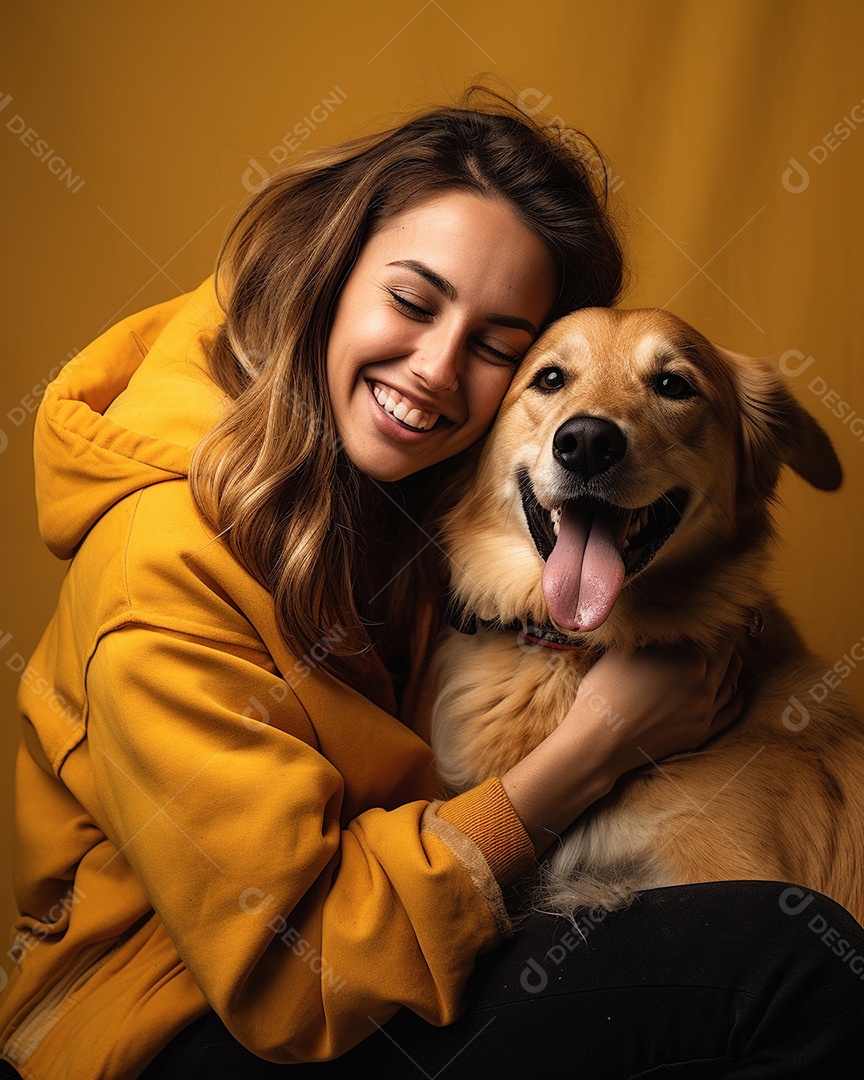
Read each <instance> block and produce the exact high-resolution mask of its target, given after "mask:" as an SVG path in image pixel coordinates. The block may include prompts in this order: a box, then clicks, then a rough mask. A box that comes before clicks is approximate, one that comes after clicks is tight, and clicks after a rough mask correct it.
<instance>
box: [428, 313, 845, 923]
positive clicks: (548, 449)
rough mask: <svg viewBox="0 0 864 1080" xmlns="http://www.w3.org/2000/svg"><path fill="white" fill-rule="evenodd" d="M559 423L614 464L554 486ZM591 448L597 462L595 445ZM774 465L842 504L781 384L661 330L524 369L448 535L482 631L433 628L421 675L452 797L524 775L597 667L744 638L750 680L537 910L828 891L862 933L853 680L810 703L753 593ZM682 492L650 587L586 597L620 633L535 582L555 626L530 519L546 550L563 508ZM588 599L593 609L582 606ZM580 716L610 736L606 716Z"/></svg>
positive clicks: (833, 474)
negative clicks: (744, 886) (720, 892)
mask: <svg viewBox="0 0 864 1080" xmlns="http://www.w3.org/2000/svg"><path fill="white" fill-rule="evenodd" d="M552 368H554V369H557V371H558V372H560V376H558V377H556V376H549V375H548V371H549V369H552ZM544 372H545V373H547V374H546V375H545V376H544ZM678 377H680V378H682V379H683V380H686V383H684V384H682V383H681V382H678V381H677V378H678ZM556 378H557V380H558V381H557V382H555V381H554V380H555V379H556ZM550 383H552V387H551V388H550ZM559 384H560V385H559ZM688 387H689V388H692V389H693V390H694V391H695V393H694V394H693V395H692V396H688V395H689V389H688ZM574 417H576V418H584V417H590V418H601V419H602V420H605V421H608V422H610V423H611V424H613V425H614V426H615V428H616V429H617V430H618V431H619V432H620V433H621V434H623V436H624V444H623V445H618V446H617V449H615V452H614V453H613V454H612V455H611V457H612V458H613V459H616V460H612V461H611V463H610V464H602V463H598V462H597V461H595V462H594V463H593V464H592V465H591V466H590V467H585V466H584V462H583V463H582V464H581V465H580V464H578V463H577V464H576V465H574V466H570V465H568V466H566V467H565V465H563V464H562V460H564V459H567V453H566V451H567V449H568V447H569V448H570V449H572V445H573V443H572V440H571V443H570V444H566V440H565V444H566V445H565V454H564V458H563V459H562V456H561V454H560V453H559V452H557V451H556V450H555V440H556V433H558V432H560V431H561V430H562V426H563V425H565V424H566V423H567V422H568V421H571V420H572V418H574ZM579 423H580V424H581V423H582V421H581V420H580V421H579ZM593 430H594V429H591V428H590V426H589V429H588V436H587V438H588V441H589V442H590V441H591V438H592V437H593V436H592V434H591V433H592V431H593ZM600 430H601V436H597V438H599V439H600V444H601V445H600V450H599V451H598V452H601V453H602V451H603V445H602V433H603V432H604V431H608V430H609V429H608V427H606V426H605V425H603V426H602V427H601V429H600ZM580 431H581V429H580ZM583 436H584V432H583V433H581V435H580V437H583ZM558 441H559V443H560V436H558ZM595 441H596V440H595ZM577 442H578V439H577ZM562 445H563V444H562ZM592 445H594V444H592ZM583 449H584V448H583ZM559 450H560V446H559ZM595 450H596V445H595ZM578 452H579V447H578V446H577V452H576V457H578ZM568 460H570V461H571V462H572V461H574V460H575V458H574V457H572V456H571V458H569V459H568ZM783 465H787V466H789V467H790V468H792V469H793V470H794V471H795V472H796V473H798V474H799V475H800V476H801V477H803V478H804V479H805V480H807V481H809V483H811V484H812V485H814V486H815V487H817V488H820V489H823V490H833V489H834V488H836V487H837V486H839V484H840V479H841V471H840V465H839V463H838V461H837V458H836V456H835V453H834V450H833V449H832V447H831V443H830V441H829V439H828V437H827V435H826V434H825V432H824V431H823V430H822V428H821V427H820V426H819V425H818V424H817V422H816V421H815V420H814V419H813V418H812V417H811V416H810V415H809V414H808V413H807V412H805V410H804V409H803V408H801V406H800V405H798V404H797V403H796V401H795V399H794V398H793V397H792V395H791V394H790V393H789V391H788V390H787V389H786V388H785V386H784V384H783V382H782V380H781V379H780V378H779V376H778V375H777V374H776V371H775V368H774V365H772V364H771V363H770V362H768V361H757V360H752V359H747V358H745V357H743V356H739V355H737V354H734V353H731V352H729V351H727V350H725V349H721V348H720V347H718V346H716V345H713V344H712V343H710V342H709V341H707V340H706V339H705V338H704V337H703V336H702V335H701V334H699V333H698V332H697V331H695V330H694V329H692V327H690V326H688V325H687V324H686V323H684V322H682V321H681V320H680V319H678V318H676V317H675V316H673V315H671V314H669V313H668V312H663V311H657V310H648V309H643V310H634V311H623V310H614V309H600V308H595V309H589V310H585V311H581V312H577V313H576V314H574V315H571V316H568V317H567V318H564V319H562V320H560V321H559V322H557V323H556V324H554V325H553V326H552V327H551V328H550V329H549V330H548V331H547V332H546V333H545V334H544V335H543V336H542V338H541V339H540V340H539V341H538V342H537V343H536V344H535V346H534V347H533V348H532V350H531V352H530V353H529V354H528V356H527V357H526V358H525V360H524V361H523V362H522V365H521V366H520V369H519V371H518V373H517V375H516V377H515V379H514V382H513V384H512V387H511V389H510V391H509V393H508V395H507V397H506V399H505V401H504V403H503V406H502V408H501V411H500V414H499V417H498V420H497V421H496V424H495V427H494V429H493V431H492V432H491V434H490V435H489V437H488V439H487V441H486V444H485V447H484V450H483V453H482V457H481V459H480V463H479V467H478V470H477V472H476V475H475V477H474V479H473V481H472V483H471V485H470V488H469V490H468V491H467V493H466V494H465V496H464V497H463V498H462V499H461V500H460V502H459V504H458V505H457V506H456V507H455V509H454V510H453V511H451V512H450V513H449V515H448V516H447V517H446V519H445V520H444V522H443V527H442V537H443V543H444V547H445V550H446V553H447V556H448V559H449V562H450V570H451V585H452V592H453V596H454V599H455V601H456V605H457V607H456V610H457V612H458V613H459V617H461V618H462V619H463V621H464V622H468V621H470V619H471V618H473V617H476V621H477V628H476V632H474V633H470V634H465V633H462V632H458V631H457V630H456V629H450V628H448V629H447V630H445V632H444V634H443V636H442V640H441V642H440V643H439V646H438V648H437V649H436V653H435V657H434V661H433V680H434V681H433V687H435V690H434V696H435V704H434V709H433V715H432V743H433V747H434V749H435V752H436V756H437V760H438V763H439V771H440V773H441V775H442V777H443V779H444V780H445V782H446V783H447V784H448V785H449V786H450V788H451V789H452V790H463V789H465V788H467V787H469V786H471V785H473V784H475V783H477V782H479V781H481V780H483V779H484V778H486V777H489V776H493V775H500V774H501V773H503V772H504V771H506V770H507V769H508V768H509V767H510V766H512V765H513V764H515V763H516V762H517V761H518V760H520V759H521V758H522V757H523V756H524V755H525V754H526V753H527V752H528V751H529V750H531V749H532V748H533V747H534V746H536V745H537V743H539V742H540V741H541V740H542V739H543V738H544V737H545V736H546V735H547V734H548V733H549V732H550V731H551V730H552V729H553V728H554V727H556V726H557V725H558V724H559V723H560V721H561V720H562V718H563V716H564V714H565V713H566V711H567V710H568V709H569V707H570V706H571V704H572V702H573V700H574V697H575V695H576V690H577V687H578V685H579V682H580V679H581V677H582V675H583V674H584V673H585V671H586V670H587V669H588V667H590V665H591V664H592V663H593V662H594V661H595V660H596V659H597V657H598V656H599V655H600V654H601V653H602V651H603V650H605V649H608V648H610V647H612V646H617V647H623V648H625V649H632V648H635V647H638V646H644V645H647V644H650V643H660V642H681V641H691V642H696V643H698V644H700V645H701V646H704V647H707V648H711V647H712V645H713V644H714V643H715V642H717V641H718V639H719V638H720V636H721V635H724V634H726V633H727V632H729V631H730V629H731V630H733V631H734V630H735V629H736V628H739V629H741V631H742V642H743V644H742V650H743V653H744V663H745V668H744V679H743V681H742V692H743V693H744V694H745V695H746V697H745V701H746V710H745V715H744V717H743V719H742V720H741V721H740V722H738V723H737V724H735V725H733V726H732V727H731V728H729V729H727V730H726V731H725V732H724V733H723V734H722V735H720V736H719V737H718V738H716V739H714V740H713V741H712V742H711V743H710V744H709V745H707V746H705V747H703V748H702V749H700V750H697V751H695V752H693V753H686V754H679V755H676V756H674V757H672V758H668V759H666V760H664V761H662V762H661V763H659V764H652V765H648V764H647V763H646V766H645V767H644V768H642V769H639V770H637V771H635V772H631V773H628V774H626V775H625V776H624V777H622V778H621V780H620V781H619V782H618V783H617V784H616V786H615V787H614V789H613V790H612V792H611V793H610V794H609V795H608V796H607V797H605V798H603V799H602V800H600V802H598V803H595V804H594V805H593V806H592V807H591V808H590V809H589V810H588V811H586V812H585V813H584V814H582V815H581V817H580V818H579V819H578V820H577V821H576V822H575V823H574V824H573V826H572V827H571V828H570V829H569V830H568V831H567V832H566V833H565V835H564V836H563V838H562V840H561V843H560V844H558V845H556V846H555V847H553V849H551V852H550V858H549V875H548V878H547V884H546V886H545V891H544V893H543V898H542V900H541V902H540V906H546V907H547V908H549V909H553V910H558V911H567V912H573V911H575V910H578V909H580V908H585V907H594V906H598V905H600V906H605V907H616V906H620V905H621V904H622V903H626V902H627V901H628V900H629V898H631V897H632V895H633V892H634V890H638V889H643V888H650V887H655V886H662V885H669V884H676V883H681V884H683V883H688V882H697V881H711V880H724V879H742V878H761V879H768V880H779V881H792V882H795V883H798V884H801V885H804V886H806V887H808V888H811V889H813V890H818V891H821V892H824V893H827V894H828V895H829V896H832V897H834V898H835V899H836V900H838V901H839V902H840V903H842V904H843V905H845V906H846V907H847V908H849V910H850V911H852V913H853V914H854V915H855V916H856V917H857V918H858V919H859V921H862V922H864V724H862V721H861V719H860V718H859V716H858V715H857V714H856V711H855V709H854V708H853V707H852V706H851V704H850V702H849V700H848V699H847V698H846V697H845V696H844V694H843V691H842V689H837V688H836V684H837V682H838V681H840V678H841V676H842V675H843V674H844V673H848V667H849V663H848V660H847V661H845V662H844V661H838V665H837V668H836V671H833V670H832V671H831V673H830V680H828V681H827V682H823V679H824V677H825V675H826V670H828V669H829V668H830V665H829V664H827V663H826V662H825V661H824V660H820V659H819V658H818V657H816V656H814V655H813V654H812V653H811V652H810V651H808V649H807V647H806V646H805V644H804V642H803V641H802V639H801V637H800V636H799V634H798V633H797V631H796V630H795V628H794V627H793V625H792V623H791V622H790V619H789V618H788V616H787V615H786V614H785V613H784V612H783V611H782V609H781V608H780V607H779V605H778V603H777V602H776V600H775V599H774V598H773V597H772V596H771V594H770V592H769V591H768V589H767V587H766V584H765V571H766V563H767V561H768V557H769V547H770V542H771V540H772V525H771V518H770V503H771V500H772V497H773V495H774V491H775V487H776V484H777V479H778V475H779V472H780V469H781V466H783ZM526 476H527V478H528V479H529V480H530V487H526V485H525V477H526ZM520 481H521V488H520ZM673 489H677V491H679V492H680V491H681V490H682V489H683V490H684V491H686V493H687V503H686V506H685V508H684V510H683V514H682V516H681V520H680V522H679V523H678V525H677V528H675V530H674V531H673V532H672V533H671V535H670V536H669V538H668V539H667V540H666V541H665V543H663V544H662V546H661V547H660V549H659V550H658V551H657V552H656V554H655V555H654V557H653V558H652V559H650V561H649V562H648V563H647V565H644V566H641V567H639V566H638V563H639V562H640V561H641V560H640V558H639V555H640V552H639V549H638V547H637V548H636V550H635V553H632V552H631V554H630V555H628V556H627V558H628V559H630V560H631V564H632V569H633V570H634V571H635V572H633V573H632V574H628V576H627V577H626V579H625V581H624V583H623V588H621V591H620V595H617V600H614V594H615V589H614V587H612V586H608V585H603V586H601V593H604V590H605V592H608V591H609V589H611V590H612V593H613V602H614V606H613V607H612V608H611V611H608V612H607V611H606V610H605V608H604V604H605V605H606V607H608V604H609V599H608V598H607V599H606V600H605V601H603V600H602V596H601V601H602V602H601V603H600V605H599V607H600V613H599V615H598V613H597V610H595V609H596V608H597V604H596V603H594V602H593V601H592V599H591V596H590V595H589V596H588V600H587V602H586V603H580V605H579V606H580V613H579V614H578V615H575V614H574V616H573V617H572V618H568V617H567V616H568V613H569V611H570V608H572V607H573V603H572V589H573V582H572V580H571V581H570V583H569V584H567V582H566V581H565V582H564V585H563V586H562V584H561V575H562V569H561V567H560V566H558V567H557V569H556V573H555V574H552V575H551V577H550V574H549V573H547V575H546V594H549V595H552V594H554V592H555V590H556V589H557V590H558V591H559V594H560V595H559V598H558V599H557V600H556V599H554V596H553V604H552V606H553V608H554V609H555V611H556V614H557V615H558V617H559V621H558V622H557V623H556V622H555V621H554V620H553V619H552V618H551V616H550V608H549V603H548V601H547V595H546V594H544V570H547V567H548V565H549V564H548V563H547V562H544V557H543V556H542V555H541V553H540V550H541V549H540V547H538V546H537V545H536V544H535V539H534V537H533V536H532V531H531V529H530V528H529V522H528V518H529V517H530V516H531V514H532V513H533V514H534V516H535V522H534V527H535V532H536V530H537V527H538V526H537V521H540V522H541V526H540V530H541V532H542V527H543V523H544V522H545V526H546V529H547V542H548V544H549V545H551V543H554V542H555V541H554V538H553V537H552V536H551V535H549V533H550V528H551V527H550V519H549V517H548V512H549V511H552V510H557V508H559V507H561V506H562V504H567V503H568V501H569V500H584V499H585V498H586V497H588V498H591V499H594V500H602V502H605V503H611V504H613V505H614V506H617V507H625V508H642V507H645V506H648V505H649V504H652V503H655V500H658V499H660V500H661V503H662V499H663V497H664V496H667V495H668V493H669V492H670V491H672V490H673ZM526 491H527V495H525V500H526V501H523V494H525V492H526ZM675 498H676V497H675V496H673V498H672V501H673V502H674V501H675ZM534 499H536V502H534V501H532V500H534ZM538 504H539V506H538ZM574 505H576V504H574ZM593 505H595V506H596V505H597V504H596V503H595V504H593ZM659 505H661V504H660V503H658V506H659ZM574 512H575V511H574ZM538 515H539V516H538ZM544 515H546V516H545V517H544ZM646 535H647V533H646ZM637 539H638V538H637ZM649 546H650V545H649ZM826 547H827V544H826ZM545 554H546V556H547V557H549V558H551V556H549V552H548V550H547V551H546V552H545ZM642 554H645V552H644V551H643V552H642ZM621 558H622V560H623V556H622V557H621ZM564 576H565V578H566V568H565V570H564ZM601 576H602V575H601ZM576 580H577V581H578V574H577V578H576ZM581 588H582V595H583V597H584V596H585V595H586V593H585V590H586V589H589V586H588V585H584V584H583V585H582V587H581ZM550 590H551V592H550ZM562 590H563V591H562ZM589 592H590V589H589ZM568 604H569V605H570V608H568ZM583 609H584V610H583ZM598 619H599V620H600V622H599V625H596V623H597V620H598ZM519 621H522V622H523V623H526V625H527V624H529V623H533V624H539V625H541V626H543V625H544V624H545V625H553V626H554V627H555V629H557V630H558V631H561V632H563V634H564V636H565V638H566V639H567V640H568V641H571V642H572V643H573V644H574V645H576V646H578V647H576V648H573V649H565V650H562V649H551V648H548V647H546V646H544V645H539V644H535V643H532V642H531V641H530V640H528V639H526V637H525V635H524V634H523V635H520V634H519V633H517V632H516V631H515V630H505V629H502V628H503V627H506V626H508V624H511V623H513V622H519ZM563 623H567V624H569V625H563ZM762 626H764V630H763V631H762V632H757V631H759V630H760V629H761V627H762ZM586 627H592V628H590V629H587V628H586ZM747 627H749V628H750V634H749V636H748V635H747V634H745V633H744V628H747ZM844 663H845V667H846V669H847V671H846V672H844V670H843V667H844ZM832 685H833V686H834V687H835V688H831V689H830V690H829V687H830V686H832ZM817 687H818V688H819V689H818V692H816V691H815V690H814V688H817ZM811 691H814V692H812V693H811ZM817 698H821V699H822V700H818V701H817V700H816V699H817ZM589 707H592V708H595V707H596V708H597V709H598V710H599V711H601V712H603V711H604V710H607V711H606V713H605V715H606V719H607V722H609V723H612V724H617V723H621V722H624V718H621V717H616V716H615V715H614V713H612V712H611V711H609V710H608V709H607V706H606V704H605V703H604V702H602V701H599V700H598V701H596V702H594V703H589Z"/></svg>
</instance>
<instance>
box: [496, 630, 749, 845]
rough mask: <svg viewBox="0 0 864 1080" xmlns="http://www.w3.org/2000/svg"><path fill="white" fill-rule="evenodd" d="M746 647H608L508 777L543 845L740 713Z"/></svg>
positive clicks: (516, 802) (514, 798) (519, 808)
mask: <svg viewBox="0 0 864 1080" xmlns="http://www.w3.org/2000/svg"><path fill="white" fill-rule="evenodd" d="M740 675H741V657H740V655H739V653H738V652H737V651H736V649H735V641H734V640H733V639H732V638H730V639H728V640H727V641H726V642H724V643H723V645H722V647H721V648H720V649H719V650H718V651H717V653H716V654H715V655H711V656H709V655H708V654H706V653H704V652H701V651H699V650H696V649H691V648H681V647H666V646H664V647H659V646H657V647H652V648H649V649H643V650H639V651H637V652H635V653H631V654H624V653H619V652H609V653H606V655H604V656H603V657H602V658H601V659H600V660H598V662H597V663H596V664H595V665H594V667H593V668H591V670H590V671H589V672H588V674H587V675H586V676H585V678H584V679H583V680H582V683H581V684H580V686H579V690H578V693H577V695H576V700H575V701H574V702H573V705H572V706H571V707H570V709H569V710H568V712H567V715H566V716H565V718H564V720H563V721H562V722H561V724H560V725H559V727H558V728H556V729H555V731H553V732H552V734H551V735H549V736H548V737H547V738H546V739H544V741H543V742H542V743H540V745H539V746H537V747H535V749H534V750H532V751H531V753H530V754H528V755H527V756H526V757H525V758H523V760H522V761H520V762H519V764H518V765H515V766H514V767H513V768H512V769H509V770H508V771H507V772H506V773H505V774H504V776H502V778H501V781H502V783H503V785H504V789H505V791H506V792H507V794H508V796H509V798H510V801H511V803H512V804H513V808H514V809H515V810H516V813H517V814H518V815H519V817H520V818H521V819H522V821H523V823H524V824H525V828H526V829H527V831H528V834H529V835H530V836H531V839H532V840H533V841H534V846H535V849H536V850H537V852H538V854H539V853H540V852H542V851H543V850H544V849H545V848H546V847H548V845H549V844H550V843H551V841H552V840H553V839H554V837H555V836H556V835H558V834H559V833H560V832H562V831H563V830H564V829H566V828H567V826H568V825H570V824H571V822H572V821H574V820H575V819H576V818H577V817H578V816H579V815H580V814H581V813H582V812H583V811H584V810H585V809H587V807H589V806H590V805H591V804H592V803H593V802H595V801H596V800H597V799H599V798H601V797H602V796H603V795H605V794H607V793H608V792H609V790H610V789H611V788H612V786H613V784H614V783H615V781H616V780H617V779H618V778H619V777H620V776H623V774H624V773H626V772H629V771H630V770H631V769H635V768H638V767H639V766H640V765H646V764H650V763H651V762H653V761H657V760H659V759H661V758H664V757H668V756H669V755H670V754H675V753H680V752H681V751H684V750H695V749H697V748H698V747H700V746H702V745H703V743H705V742H707V741H708V740H709V739H711V738H713V736H715V735H717V734H719V733H720V732H721V731H723V730H724V729H725V728H726V727H727V726H728V725H729V724H731V723H733V722H734V721H735V720H737V719H738V718H739V716H740V715H741V710H742V699H741V696H740V695H739V694H738V693H737V686H738V679H739V677H740Z"/></svg>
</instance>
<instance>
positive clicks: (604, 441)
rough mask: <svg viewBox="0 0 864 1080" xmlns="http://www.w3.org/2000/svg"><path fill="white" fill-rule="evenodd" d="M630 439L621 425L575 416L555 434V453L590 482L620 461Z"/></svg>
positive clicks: (568, 467) (553, 441)
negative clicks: (592, 478)
mask: <svg viewBox="0 0 864 1080" xmlns="http://www.w3.org/2000/svg"><path fill="white" fill-rule="evenodd" d="M626 451H627V438H626V436H625V435H624V432H623V431H622V430H621V428H619V427H618V425H617V424H613V423H612V422H611V421H610V420H603V419H601V418H600V417H598V416H574V417H571V419H569V420H567V421H566V422H565V423H563V424H562V425H561V427H559V428H558V430H557V431H556V432H555V437H554V438H553V440H552V452H553V454H554V455H555V459H556V460H557V461H559V462H560V463H561V464H562V465H563V466H564V468H565V469H567V470H569V471H570V472H572V473H576V474H577V475H579V476H581V477H583V478H584V479H586V480H587V479H588V478H589V477H591V476H596V475H597V473H601V472H603V471H604V470H605V469H608V468H609V467H610V466H612V465H614V464H615V463H616V462H618V461H620V460H621V459H622V458H623V457H624V454H625V453H626Z"/></svg>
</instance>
